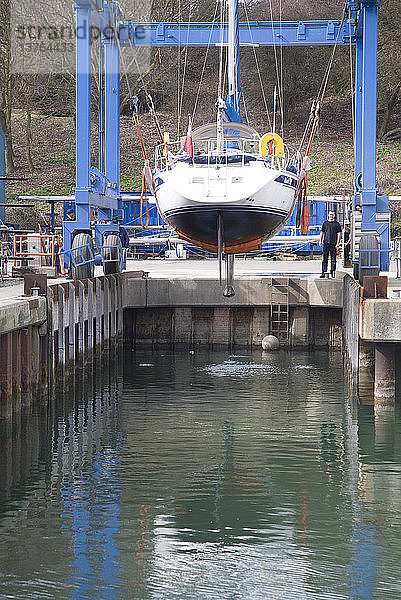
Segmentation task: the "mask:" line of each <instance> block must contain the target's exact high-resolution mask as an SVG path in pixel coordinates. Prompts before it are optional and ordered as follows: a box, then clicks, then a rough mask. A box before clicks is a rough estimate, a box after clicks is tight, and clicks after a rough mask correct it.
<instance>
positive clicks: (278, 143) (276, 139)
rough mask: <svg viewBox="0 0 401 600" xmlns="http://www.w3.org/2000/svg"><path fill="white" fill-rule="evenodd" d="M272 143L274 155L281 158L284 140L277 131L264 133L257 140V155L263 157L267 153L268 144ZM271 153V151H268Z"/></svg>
mask: <svg viewBox="0 0 401 600" xmlns="http://www.w3.org/2000/svg"><path fill="white" fill-rule="evenodd" d="M270 142H273V144H274V156H276V157H277V158H282V157H283V156H284V142H283V139H282V138H281V137H280V136H279V134H278V133H272V132H270V133H265V134H264V135H262V137H261V138H260V140H259V155H260V156H261V157H262V158H265V157H266V156H267V155H268V154H269V150H268V145H269V143H270ZM270 153H271V152H270Z"/></svg>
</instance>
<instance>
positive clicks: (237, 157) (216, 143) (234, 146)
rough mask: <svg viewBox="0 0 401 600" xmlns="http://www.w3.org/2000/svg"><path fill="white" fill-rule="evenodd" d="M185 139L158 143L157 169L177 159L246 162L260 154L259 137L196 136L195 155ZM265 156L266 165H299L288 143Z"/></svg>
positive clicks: (225, 163)
mask: <svg viewBox="0 0 401 600" xmlns="http://www.w3.org/2000/svg"><path fill="white" fill-rule="evenodd" d="M184 141H185V138H183V139H181V140H179V141H176V142H168V143H166V144H160V145H159V146H157V147H156V152H155V169H156V170H163V171H165V170H169V169H171V168H172V167H173V166H174V165H176V164H177V162H185V163H189V164H194V165H199V166H200V165H204V166H213V165H216V166H220V167H224V166H226V167H228V166H231V165H237V166H244V165H246V164H249V163H250V162H252V161H255V160H259V159H260V158H261V157H260V156H259V140H258V139H256V138H255V139H243V138H238V137H236V138H235V137H233V138H228V137H224V138H223V140H218V139H217V138H208V139H205V140H197V139H195V140H194V141H193V146H194V155H193V156H190V155H189V154H188V153H187V152H185V151H184ZM263 160H264V162H265V163H266V165H268V166H270V167H271V168H275V169H277V170H282V169H285V168H287V167H288V166H289V165H292V164H293V165H294V167H296V168H297V169H298V163H299V158H298V157H297V153H296V152H292V151H291V150H290V149H289V147H288V146H287V145H284V154H283V156H282V157H277V156H276V155H275V153H274V150H273V151H272V153H271V154H269V155H268V156H267V157H265V158H264V159H263Z"/></svg>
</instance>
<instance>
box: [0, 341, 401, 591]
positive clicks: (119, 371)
mask: <svg viewBox="0 0 401 600" xmlns="http://www.w3.org/2000/svg"><path fill="white" fill-rule="evenodd" d="M122 363H123V361H122V360H119V361H117V363H116V364H114V363H111V364H110V365H109V366H107V367H103V368H102V369H101V370H100V371H99V372H97V373H95V374H90V373H88V374H87V375H86V377H85V379H84V381H81V382H80V383H78V382H77V383H76V384H75V386H73V388H72V390H71V391H70V392H65V393H60V392H59V393H58V395H57V400H54V401H53V402H49V404H46V403H45V402H44V403H42V404H40V403H39V402H37V403H36V404H35V405H34V407H33V408H31V409H29V410H28V409H25V410H24V411H23V413H22V415H21V417H20V418H18V419H14V421H13V422H12V423H8V424H5V423H2V424H0V452H1V469H0V541H1V544H0V598H1V599H3V598H4V599H5V598H18V599H19V598H21V599H22V598H23V599H35V600H36V599H42V598H43V599H44V598H46V599H47V598H49V599H63V600H64V599H70V598H71V599H77V600H81V599H88V600H94V599H99V600H103V599H121V600H125V599H127V600H131V599H132V600H148V599H149V600H173V599H182V600H201V599H205V600H206V599H207V600H209V599H213V600H214V599H222V600H223V599H224V600H249V599H250V600H259V599H261V600H262V599H263V600H270V599H272V600H273V599H278V598H283V599H287V600H288V599H294V600H303V599H305V600H306V599H307V600H309V599H311V600H312V599H319V600H320V599H321V600H324V599H336V600H337V599H373V598H374V599H399V598H401V583H400V580H401V577H400V571H401V567H400V564H401V547H400V546H401V543H400V542H401V466H400V465H401V421H400V415H399V412H398V411H397V414H396V416H395V419H392V420H391V419H390V420H388V421H381V422H377V423H375V420H374V417H373V411H372V408H371V407H359V408H358V409H353V410H352V409H351V407H350V403H349V400H348V397H347V391H346V387H345V384H344V377H343V371H342V362H341V356H340V354H330V355H329V354H327V353H311V354H309V353H299V352H297V353H293V354H287V353H284V352H280V353H277V354H271V355H268V354H266V355H262V353H261V352H255V353H253V354H244V355H232V354H230V353H229V352H202V351H195V353H194V354H190V353H189V352H181V353H180V352H178V353H175V354H169V353H166V352H165V351H159V352H158V353H155V354H152V353H150V352H149V353H141V354H136V355H132V358H131V356H130V357H129V359H126V361H125V364H124V365H123V364H122ZM70 383H72V382H70Z"/></svg>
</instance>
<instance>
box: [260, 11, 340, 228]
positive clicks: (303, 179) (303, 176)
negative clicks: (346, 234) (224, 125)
mask: <svg viewBox="0 0 401 600" xmlns="http://www.w3.org/2000/svg"><path fill="white" fill-rule="evenodd" d="M270 1H271V0H270ZM346 14H347V2H345V4H344V8H343V13H342V19H341V23H340V26H339V28H338V33H337V37H336V40H335V43H334V46H333V50H332V52H331V56H330V59H329V62H328V64H327V67H326V71H325V74H324V76H323V79H322V83H321V85H320V89H319V92H318V94H317V96H316V98H315V99H314V100H313V102H312V106H311V110H310V113H309V118H308V121H307V123H306V126H305V129H304V132H303V136H302V140H301V143H300V145H299V153H300V156H302V154H301V153H302V148H303V146H304V143H305V140H306V138H307V136H308V135H309V138H308V142H307V145H306V150H305V155H304V157H303V159H302V162H301V164H300V169H299V178H298V186H297V190H296V192H295V198H296V201H297V203H298V208H297V216H296V226H297V227H299V228H300V229H301V234H302V235H306V234H307V233H308V229H309V202H308V174H307V173H308V171H309V169H310V152H311V149H312V144H313V140H314V138H315V135H316V133H317V131H318V128H319V121H320V107H321V104H322V102H323V99H324V97H325V95H326V91H327V85H328V82H329V77H330V73H331V69H332V67H333V63H334V57H335V53H336V49H337V46H338V41H339V38H340V33H341V30H342V27H343V25H344V21H345V17H346ZM350 35H351V32H350Z"/></svg>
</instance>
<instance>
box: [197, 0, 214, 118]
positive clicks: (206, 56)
mask: <svg viewBox="0 0 401 600" xmlns="http://www.w3.org/2000/svg"><path fill="white" fill-rule="evenodd" d="M218 6H219V5H218V2H216V8H215V10H214V15H213V20H212V26H211V28H210V34H209V40H208V43H207V46H206V52H205V58H204V60H203V66H202V72H201V76H200V79H199V85H198V90H197V92H196V98H195V103H194V108H193V110H192V122H194V120H195V114H196V109H197V108H198V101H199V96H200V91H201V87H202V83H203V77H204V75H205V70H206V64H207V59H208V55H209V49H210V45H211V41H212V35H213V30H214V26H215V22H216V17H217V11H218Z"/></svg>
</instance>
